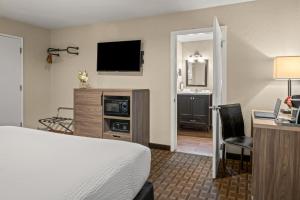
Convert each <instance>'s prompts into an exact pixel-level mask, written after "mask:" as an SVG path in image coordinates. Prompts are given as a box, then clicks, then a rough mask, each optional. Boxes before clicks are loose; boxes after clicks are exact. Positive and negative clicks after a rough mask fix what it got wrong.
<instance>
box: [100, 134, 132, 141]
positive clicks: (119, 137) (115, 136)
mask: <svg viewBox="0 0 300 200" xmlns="http://www.w3.org/2000/svg"><path fill="white" fill-rule="evenodd" d="M103 138H104V139H109V140H123V141H127V142H131V141H132V139H131V136H130V135H129V134H128V135H126V134H114V133H103Z"/></svg>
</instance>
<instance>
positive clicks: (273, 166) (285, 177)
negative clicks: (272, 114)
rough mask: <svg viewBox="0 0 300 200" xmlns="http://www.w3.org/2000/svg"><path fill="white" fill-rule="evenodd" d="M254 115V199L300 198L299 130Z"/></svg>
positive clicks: (286, 199)
mask: <svg viewBox="0 0 300 200" xmlns="http://www.w3.org/2000/svg"><path fill="white" fill-rule="evenodd" d="M253 113H254V111H253V112H252V135H253V186H252V192H253V197H254V198H253V199H255V200H270V199H272V200H282V199H285V200H296V199H300V127H292V126H282V125H277V124H276V123H275V122H274V120H270V119H257V118H255V117H254V114H253Z"/></svg>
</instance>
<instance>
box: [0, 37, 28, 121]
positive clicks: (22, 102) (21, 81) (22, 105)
mask: <svg viewBox="0 0 300 200" xmlns="http://www.w3.org/2000/svg"><path fill="white" fill-rule="evenodd" d="M0 36H2V37H8V38H13V39H18V40H20V48H22V53H21V80H20V85H21V86H22V91H21V123H22V126H24V66H23V65H24V63H23V55H24V48H23V46H24V43H23V37H19V36H15V35H8V34H3V33H0Z"/></svg>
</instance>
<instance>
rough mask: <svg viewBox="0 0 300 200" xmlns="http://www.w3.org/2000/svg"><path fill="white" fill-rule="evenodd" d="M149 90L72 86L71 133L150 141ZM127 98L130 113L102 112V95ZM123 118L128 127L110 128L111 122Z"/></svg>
mask: <svg viewBox="0 0 300 200" xmlns="http://www.w3.org/2000/svg"><path fill="white" fill-rule="evenodd" d="M149 95H150V94H149V90H146V89H139V90H130V89H128V90H127V89H74V135H79V136H87V137H95V138H104V139H114V140H124V141H129V142H136V143H140V144H143V145H145V146H148V145H149V129H150V128H149V119H150V116H149V114H150V105H149V104H150V102H149V98H150V96H149ZM108 97H116V98H118V97H120V98H122V97H125V98H128V99H129V108H130V110H129V113H130V114H129V115H128V116H114V115H105V113H104V107H105V99H106V98H108ZM116 122H117V123H118V122H121V123H122V122H125V123H126V124H128V127H129V129H128V131H127V132H126V131H125V132H122V131H115V130H112V128H111V124H112V123H116Z"/></svg>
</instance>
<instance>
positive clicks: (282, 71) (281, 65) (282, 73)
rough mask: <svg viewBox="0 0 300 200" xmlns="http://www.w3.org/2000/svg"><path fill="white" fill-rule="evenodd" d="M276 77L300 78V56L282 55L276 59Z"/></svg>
mask: <svg viewBox="0 0 300 200" xmlns="http://www.w3.org/2000/svg"><path fill="white" fill-rule="evenodd" d="M274 78H275V79H300V56H280V57H276V58H275V59H274Z"/></svg>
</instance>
